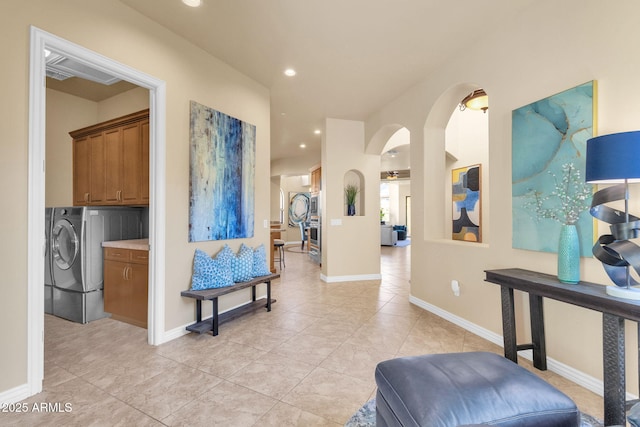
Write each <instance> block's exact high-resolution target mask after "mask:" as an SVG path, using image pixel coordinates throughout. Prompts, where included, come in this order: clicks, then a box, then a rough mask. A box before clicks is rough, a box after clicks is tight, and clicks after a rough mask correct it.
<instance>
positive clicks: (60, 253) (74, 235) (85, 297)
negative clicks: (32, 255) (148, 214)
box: [51, 206, 142, 323]
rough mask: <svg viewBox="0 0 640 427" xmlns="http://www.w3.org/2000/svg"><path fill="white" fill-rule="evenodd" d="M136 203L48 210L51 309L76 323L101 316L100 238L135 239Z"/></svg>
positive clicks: (138, 212)
mask: <svg viewBox="0 0 640 427" xmlns="http://www.w3.org/2000/svg"><path fill="white" fill-rule="evenodd" d="M141 212H142V209H140V208H127V207H106V206H105V207H102V206H101V207H63V208H55V209H54V210H53V224H52V228H51V260H52V261H51V276H52V279H53V304H52V306H53V307H52V308H53V314H54V315H56V316H58V317H63V318H65V319H68V320H72V321H74V322H79V323H87V322H91V321H92V320H96V319H100V318H102V317H106V316H107V314H106V313H105V312H104V299H103V262H104V261H103V255H102V242H103V241H110V240H127V239H139V238H140V237H141V230H142V220H141Z"/></svg>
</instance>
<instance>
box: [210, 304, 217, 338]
mask: <svg viewBox="0 0 640 427" xmlns="http://www.w3.org/2000/svg"><path fill="white" fill-rule="evenodd" d="M211 303H212V304H213V336H214V337H215V336H216V335H218V298H214V299H212V300H211Z"/></svg>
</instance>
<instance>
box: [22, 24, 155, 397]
mask: <svg viewBox="0 0 640 427" xmlns="http://www.w3.org/2000/svg"><path fill="white" fill-rule="evenodd" d="M45 47H47V48H51V49H53V50H55V51H56V52H59V53H61V54H63V55H64V56H66V57H68V58H71V59H74V60H76V61H78V62H81V63H85V64H87V65H89V66H91V67H92V68H95V69H97V70H100V71H104V72H105V73H108V74H111V75H113V76H116V77H119V78H121V79H122V80H126V81H129V82H131V83H133V84H136V85H138V86H141V87H144V88H146V89H149V107H150V108H149V110H150V111H149V131H150V134H149V142H150V144H149V157H150V159H149V185H150V187H149V190H150V199H151V201H150V204H149V245H150V253H149V314H148V319H147V320H148V322H147V323H148V342H149V344H152V345H158V344H161V343H162V342H163V340H164V317H165V316H164V306H165V304H164V300H165V298H164V297H165V271H164V268H163V266H164V265H165V263H164V260H165V237H166V236H165V222H166V219H165V209H164V206H165V188H166V181H165V151H166V150H165V126H164V124H165V117H166V84H165V82H164V81H162V80H159V79H156V78H155V77H152V76H149V75H147V74H145V73H142V72H140V71H138V70H135V69H133V68H131V67H129V66H127V65H124V64H121V63H119V62H116V61H114V60H112V59H109V58H107V57H104V56H102V55H100V54H98V53H96V52H93V51H91V50H88V49H86V48H84V47H82V46H79V45H77V44H75V43H72V42H70V41H67V40H64V39H62V38H60V37H57V36H55V35H53V34H50V33H47V32H46V31H43V30H41V29H39V28H36V27H33V26H32V27H31V46H30V63H29V160H28V162H29V192H28V219H27V221H28V224H27V226H28V232H27V239H28V243H27V254H28V255H27V256H28V259H27V268H28V270H27V271H28V273H27V288H28V291H27V292H28V293H27V299H28V302H27V304H28V308H27V316H28V317H27V357H28V361H27V386H28V390H27V392H28V396H31V395H34V394H36V393H39V392H40V391H42V379H43V377H44V286H43V285H42V284H43V283H44V207H45V206H44V205H45V203H44V200H45V166H46V165H45V130H46V121H45V120H46V116H45V111H46V108H45V102H46V87H45V56H44V49H45ZM25 397H27V396H25Z"/></svg>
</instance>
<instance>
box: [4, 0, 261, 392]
mask: <svg viewBox="0 0 640 427" xmlns="http://www.w3.org/2000/svg"><path fill="white" fill-rule="evenodd" d="M1 8H2V11H1V13H0V28H2V30H1V32H2V36H3V37H2V38H1V40H2V41H0V43H1V45H2V48H3V51H4V52H5V54H6V55H7V57H10V58H11V61H8V62H6V64H4V65H3V67H2V69H1V70H0V81H2V82H3V83H2V94H3V95H2V97H3V101H4V102H2V105H1V106H0V117H1V119H0V132H1V133H2V135H3V138H2V142H0V159H1V160H0V189H1V190H2V191H3V194H4V197H5V200H6V202H5V203H3V209H2V210H1V211H2V213H1V214H0V220H1V224H2V225H0V227H2V228H1V230H0V232H1V234H2V236H3V241H4V243H5V244H4V245H2V249H0V259H2V263H1V265H0V267H1V268H2V271H3V278H2V285H0V343H2V344H1V345H2V349H3V351H0V393H2V392H5V391H7V390H11V389H12V388H15V387H18V386H20V385H22V384H25V383H26V382H27V259H26V253H27V212H28V203H27V194H28V180H27V177H28V169H27V168H28V132H27V130H28V108H29V90H28V89H29V81H28V70H29V59H28V58H29V26H30V25H34V26H36V27H38V28H40V29H43V30H45V31H48V32H50V33H53V34H55V35H57V36H60V37H62V38H65V39H67V40H69V41H71V42H74V43H77V44H80V45H82V46H84V47H86V48H89V49H91V50H93V51H95V52H98V53H100V54H102V55H105V56H107V57H110V58H112V59H115V60H116V61H118V62H121V63H123V64H126V65H128V66H131V67H133V68H135V69H138V70H140V71H142V72H145V73H147V74H150V75H152V76H154V77H156V78H158V79H161V80H164V81H165V82H166V83H167V105H166V108H167V110H166V123H164V124H163V125H164V127H165V129H166V159H167V162H166V206H160V207H159V208H160V209H164V210H165V212H166V222H167V227H166V261H167V262H166V265H164V266H161V268H164V269H165V275H166V294H165V299H166V307H165V312H166V317H165V325H161V326H160V327H161V328H163V329H164V330H165V331H169V330H172V329H174V328H180V327H181V326H182V325H185V324H188V323H190V322H192V321H193V319H194V307H193V305H194V304H193V301H191V300H190V301H185V300H184V299H183V298H181V297H180V296H179V295H180V291H181V290H184V289H187V288H188V287H189V285H190V277H191V269H192V260H193V253H194V250H195V248H201V249H203V250H205V251H207V252H209V253H214V252H216V251H217V250H218V249H219V248H220V247H221V246H222V244H223V243H225V242H201V243H197V244H195V243H194V244H189V243H188V242H187V232H188V226H189V218H188V215H189V101H190V100H195V101H197V102H200V103H202V104H205V105H207V106H209V107H212V108H215V109H218V110H220V111H222V112H224V113H226V114H229V115H231V116H234V117H237V118H240V119H242V120H244V121H247V122H249V123H251V124H254V125H256V129H257V148H256V159H257V162H256V177H257V179H256V191H255V206H256V211H255V218H256V225H255V227H256V228H255V236H254V237H253V238H251V239H244V240H242V242H245V243H247V244H249V245H253V246H256V245H258V244H260V243H264V244H266V245H268V242H269V233H268V230H267V229H265V228H263V226H262V223H263V221H264V220H268V219H269V190H270V188H269V180H268V179H266V178H267V177H268V176H269V175H270V173H269V160H268V159H269V151H270V150H269V146H270V141H269V135H270V127H269V92H268V90H267V89H266V88H264V87H263V86H261V85H259V84H257V83H256V82H254V81H252V80H250V79H248V78H247V77H246V76H244V75H242V74H240V73H238V72H237V71H235V70H233V69H232V68H230V67H229V66H228V65H226V64H224V63H222V62H221V61H219V60H217V59H215V58H213V57H212V56H210V55H208V54H206V53H205V52H203V51H202V50H200V49H199V48H197V47H195V46H193V45H191V44H189V43H187V42H185V41H184V40H182V39H180V38H178V37H176V36H175V34H173V33H171V32H170V31H168V30H166V29H164V28H163V27H161V26H159V25H157V24H155V23H153V22H151V21H149V20H147V19H145V18H143V17H142V16H140V15H139V14H137V13H136V12H134V11H133V10H132V9H130V8H128V7H126V6H124V5H122V4H121V3H120V2H117V1H101V0H88V1H87V0H60V1H56V2H51V1H48V0H32V1H28V2H4V3H3V5H2V6H1ZM110 109H111V107H106V106H105V109H104V110H105V113H104V114H105V115H107V114H109V113H106V111H107V110H110ZM97 114H98V116H100V115H101V112H100V111H98V112H97ZM261 177H263V178H262V179H261ZM68 179H69V178H68V177H67V178H65V180H67V181H68ZM228 243H229V244H230V246H231V247H232V248H234V249H237V248H238V247H239V245H240V243H241V241H240V240H233V241H228ZM246 297H247V296H245V295H237V296H235V297H234V298H229V299H225V300H222V301H221V309H222V310H224V309H226V308H228V307H230V306H232V305H235V304H238V302H239V300H246Z"/></svg>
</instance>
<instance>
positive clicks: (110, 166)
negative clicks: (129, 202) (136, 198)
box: [104, 128, 122, 204]
mask: <svg viewBox="0 0 640 427" xmlns="http://www.w3.org/2000/svg"><path fill="white" fill-rule="evenodd" d="M104 141H105V143H104V144H105V158H104V169H105V177H106V178H105V181H106V182H105V200H106V201H107V203H109V204H119V203H120V202H121V201H122V130H121V129H120V128H117V129H110V130H107V131H105V132H104Z"/></svg>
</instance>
